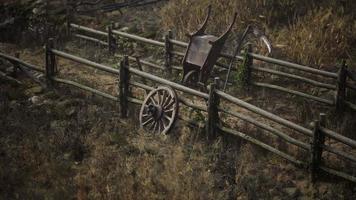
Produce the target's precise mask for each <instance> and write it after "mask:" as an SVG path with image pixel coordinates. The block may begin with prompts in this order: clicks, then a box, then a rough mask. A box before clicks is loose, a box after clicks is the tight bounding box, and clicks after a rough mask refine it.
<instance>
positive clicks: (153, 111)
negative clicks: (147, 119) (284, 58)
mask: <svg viewBox="0 0 356 200" xmlns="http://www.w3.org/2000/svg"><path fill="white" fill-rule="evenodd" d="M148 112H149V113H150V115H151V116H152V117H153V118H154V119H155V120H159V119H160V118H161V117H162V114H163V109H162V106H160V105H153V104H150V105H148Z"/></svg>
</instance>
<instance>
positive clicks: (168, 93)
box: [140, 86, 178, 134]
mask: <svg viewBox="0 0 356 200" xmlns="http://www.w3.org/2000/svg"><path fill="white" fill-rule="evenodd" d="M177 113H178V99H177V95H176V93H175V92H174V90H173V89H171V88H169V87H166V86H160V87H158V88H157V89H155V90H152V91H151V92H150V93H149V94H148V95H147V97H146V99H145V100H144V102H143V104H142V106H141V110H140V126H141V128H143V129H144V130H145V131H147V132H150V133H155V134H167V132H168V131H169V130H170V129H171V127H172V126H173V124H174V122H175V120H176V116H177Z"/></svg>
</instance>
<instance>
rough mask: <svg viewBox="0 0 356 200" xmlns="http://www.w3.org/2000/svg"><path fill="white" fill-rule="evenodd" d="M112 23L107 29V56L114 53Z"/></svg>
mask: <svg viewBox="0 0 356 200" xmlns="http://www.w3.org/2000/svg"><path fill="white" fill-rule="evenodd" d="M113 27H114V26H113V23H111V24H110V25H109V26H108V27H107V29H108V36H107V43H108V50H109V54H110V55H113V54H114V53H115V39H114V37H113V33H112V29H113Z"/></svg>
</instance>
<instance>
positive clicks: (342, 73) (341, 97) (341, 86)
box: [335, 60, 347, 112]
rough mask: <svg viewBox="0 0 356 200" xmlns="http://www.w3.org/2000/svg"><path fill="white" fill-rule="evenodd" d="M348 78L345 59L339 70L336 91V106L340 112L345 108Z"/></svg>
mask: <svg viewBox="0 0 356 200" xmlns="http://www.w3.org/2000/svg"><path fill="white" fill-rule="evenodd" d="M346 78H347V65H346V62H345V60H343V61H342V64H341V66H340V69H339V71H338V77H337V86H336V93H335V106H336V110H337V111H338V112H342V111H343V110H344V101H345V96H346Z"/></svg>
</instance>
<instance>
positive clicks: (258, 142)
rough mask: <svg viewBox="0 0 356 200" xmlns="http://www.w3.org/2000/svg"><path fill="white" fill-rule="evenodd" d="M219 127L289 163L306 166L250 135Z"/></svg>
mask: <svg viewBox="0 0 356 200" xmlns="http://www.w3.org/2000/svg"><path fill="white" fill-rule="evenodd" d="M218 127H219V128H220V130H222V131H224V132H226V133H229V134H232V135H234V136H238V137H241V138H243V139H245V140H247V141H249V142H251V143H253V144H255V145H257V146H259V147H262V148H264V149H266V150H268V151H270V152H272V153H274V154H276V155H278V156H280V157H282V158H284V159H286V160H289V161H291V162H293V163H294V164H296V165H297V166H300V167H302V166H304V165H305V163H304V162H302V161H299V160H297V159H295V158H294V157H292V156H290V155H288V154H286V153H284V152H282V151H280V150H278V149H276V148H274V147H271V146H269V145H267V144H265V143H263V142H261V141H259V140H256V139H255V138H252V137H250V136H248V135H246V134H244V133H241V132H239V131H235V130H232V129H229V128H226V127H224V126H220V125H219V126H218Z"/></svg>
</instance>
